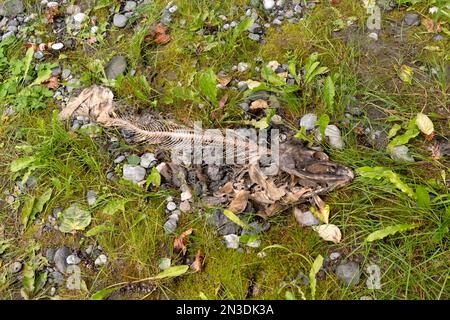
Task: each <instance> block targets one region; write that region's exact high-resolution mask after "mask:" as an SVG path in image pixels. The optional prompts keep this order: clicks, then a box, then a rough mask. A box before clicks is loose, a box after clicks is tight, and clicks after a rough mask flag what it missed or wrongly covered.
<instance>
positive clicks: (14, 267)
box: [10, 261, 22, 273]
mask: <svg viewBox="0 0 450 320" xmlns="http://www.w3.org/2000/svg"><path fill="white" fill-rule="evenodd" d="M20 270H22V263H21V262H19V261H16V262H14V263H13V264H12V266H11V268H10V271H11V273H17V272H19V271H20Z"/></svg>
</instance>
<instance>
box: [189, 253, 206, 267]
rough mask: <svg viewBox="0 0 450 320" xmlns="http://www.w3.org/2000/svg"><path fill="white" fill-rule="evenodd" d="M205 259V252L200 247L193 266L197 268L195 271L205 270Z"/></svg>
mask: <svg viewBox="0 0 450 320" xmlns="http://www.w3.org/2000/svg"><path fill="white" fill-rule="evenodd" d="M204 259H205V255H204V254H203V252H202V250H201V249H198V251H197V254H196V255H195V260H194V262H193V263H192V265H191V267H192V269H194V270H195V272H200V271H202V270H203V260H204Z"/></svg>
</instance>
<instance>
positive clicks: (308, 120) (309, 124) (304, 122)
mask: <svg viewBox="0 0 450 320" xmlns="http://www.w3.org/2000/svg"><path fill="white" fill-rule="evenodd" d="M316 122H317V116H316V115H315V114H314V113H307V114H305V115H304V116H303V117H302V118H301V119H300V127H304V128H305V130H312V129H314V127H315V125H316Z"/></svg>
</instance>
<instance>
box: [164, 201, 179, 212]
mask: <svg viewBox="0 0 450 320" xmlns="http://www.w3.org/2000/svg"><path fill="white" fill-rule="evenodd" d="M166 208H167V210H169V211H173V210H175V209H176V208H177V205H176V204H175V202H173V201H170V202H169V203H168V204H167V206H166Z"/></svg>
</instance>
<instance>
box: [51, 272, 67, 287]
mask: <svg viewBox="0 0 450 320" xmlns="http://www.w3.org/2000/svg"><path fill="white" fill-rule="evenodd" d="M49 282H50V283H53V284H55V285H57V286H61V285H63V283H64V276H63V274H62V273H61V272H59V271H53V272H51V273H50V279H49Z"/></svg>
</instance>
